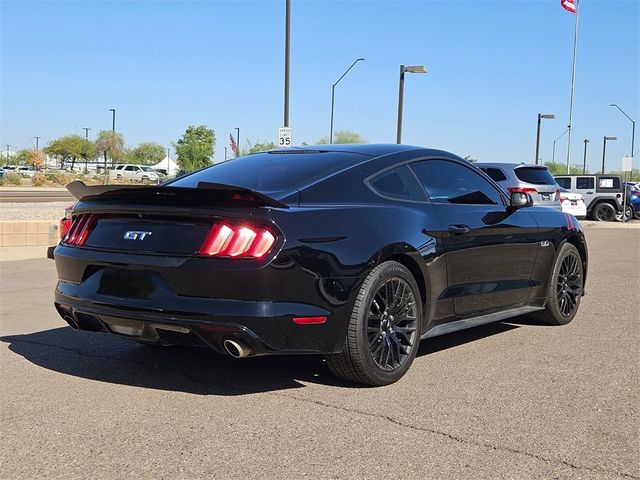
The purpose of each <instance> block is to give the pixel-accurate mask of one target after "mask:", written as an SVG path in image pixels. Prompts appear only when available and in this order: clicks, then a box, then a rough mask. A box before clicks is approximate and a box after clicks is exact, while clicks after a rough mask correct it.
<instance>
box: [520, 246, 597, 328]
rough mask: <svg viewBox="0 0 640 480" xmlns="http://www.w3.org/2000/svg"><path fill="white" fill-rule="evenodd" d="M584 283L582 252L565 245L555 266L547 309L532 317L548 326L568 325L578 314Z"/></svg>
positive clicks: (535, 313) (548, 288)
mask: <svg viewBox="0 0 640 480" xmlns="http://www.w3.org/2000/svg"><path fill="white" fill-rule="evenodd" d="M583 283H584V272H583V268H582V258H581V257H580V252H578V249H577V248H576V247H575V246H573V245H571V244H570V243H565V244H564V245H563V246H562V248H561V249H560V252H558V256H557V257H556V261H555V263H554V265H553V272H552V274H551V280H550V282H549V285H548V287H547V304H546V305H545V309H544V310H541V311H539V312H534V313H533V314H532V317H533V318H534V319H535V320H536V321H538V322H540V323H544V324H546V325H566V324H567V323H569V322H570V321H571V320H573V317H575V316H576V313H577V312H578V307H579V306H580V299H581V298H582V288H583Z"/></svg>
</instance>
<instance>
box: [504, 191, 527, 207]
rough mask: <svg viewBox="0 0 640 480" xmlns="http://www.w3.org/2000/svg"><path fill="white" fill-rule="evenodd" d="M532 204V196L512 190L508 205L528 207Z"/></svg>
mask: <svg viewBox="0 0 640 480" xmlns="http://www.w3.org/2000/svg"><path fill="white" fill-rule="evenodd" d="M531 205H533V198H532V197H531V195H529V194H528V193H524V192H512V193H511V200H510V202H509V206H510V207H511V208H522V207H530V206H531Z"/></svg>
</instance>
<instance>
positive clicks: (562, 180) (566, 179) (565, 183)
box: [556, 177, 571, 190]
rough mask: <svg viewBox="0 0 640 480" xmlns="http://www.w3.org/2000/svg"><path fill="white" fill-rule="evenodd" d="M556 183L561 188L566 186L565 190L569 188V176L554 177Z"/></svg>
mask: <svg viewBox="0 0 640 480" xmlns="http://www.w3.org/2000/svg"><path fill="white" fill-rule="evenodd" d="M556 183H557V184H558V185H560V186H561V187H562V188H566V189H567V190H571V178H570V177H564V178H558V177H556Z"/></svg>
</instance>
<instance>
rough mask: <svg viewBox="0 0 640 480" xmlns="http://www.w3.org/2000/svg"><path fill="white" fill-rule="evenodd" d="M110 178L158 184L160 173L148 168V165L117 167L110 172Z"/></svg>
mask: <svg viewBox="0 0 640 480" xmlns="http://www.w3.org/2000/svg"><path fill="white" fill-rule="evenodd" d="M109 176H110V177H113V178H116V179H119V178H127V179H129V180H133V181H136V182H143V183H144V182H153V183H158V182H159V181H160V176H159V175H158V173H157V172H156V171H155V170H154V169H153V168H151V167H147V166H146V165H131V164H123V165H116V167H115V168H114V169H113V170H111V171H110V172H109Z"/></svg>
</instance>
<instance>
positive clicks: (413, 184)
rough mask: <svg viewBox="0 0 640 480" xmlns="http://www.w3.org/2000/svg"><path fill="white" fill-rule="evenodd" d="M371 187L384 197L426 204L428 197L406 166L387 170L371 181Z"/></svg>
mask: <svg viewBox="0 0 640 480" xmlns="http://www.w3.org/2000/svg"><path fill="white" fill-rule="evenodd" d="M369 185H370V187H371V188H372V189H373V190H374V191H375V192H376V193H378V194H379V195H382V196H383V197H389V198H394V199H398V200H413V201H419V202H424V201H426V200H427V199H426V197H425V195H424V192H423V191H422V188H421V187H420V185H419V184H418V182H417V181H416V177H414V176H413V174H412V173H411V171H410V170H409V168H408V167H407V166H406V165H403V166H401V167H398V168H394V169H392V170H387V171H385V172H383V173H381V174H379V175H377V176H376V177H374V178H372V179H371V180H369Z"/></svg>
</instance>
